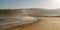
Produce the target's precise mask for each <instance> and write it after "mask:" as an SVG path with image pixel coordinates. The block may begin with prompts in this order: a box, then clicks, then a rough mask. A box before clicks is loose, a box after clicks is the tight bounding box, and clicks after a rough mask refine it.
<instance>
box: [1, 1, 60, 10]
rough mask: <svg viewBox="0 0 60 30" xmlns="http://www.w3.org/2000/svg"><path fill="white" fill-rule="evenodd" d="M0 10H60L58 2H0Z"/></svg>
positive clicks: (59, 2)
mask: <svg viewBox="0 0 60 30" xmlns="http://www.w3.org/2000/svg"><path fill="white" fill-rule="evenodd" d="M1 8H60V0H0V9H1Z"/></svg>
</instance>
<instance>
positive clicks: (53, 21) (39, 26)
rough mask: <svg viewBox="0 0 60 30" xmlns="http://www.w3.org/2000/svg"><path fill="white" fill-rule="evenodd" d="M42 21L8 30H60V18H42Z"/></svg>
mask: <svg viewBox="0 0 60 30" xmlns="http://www.w3.org/2000/svg"><path fill="white" fill-rule="evenodd" d="M40 19H41V21H38V22H36V23H32V24H27V25H22V26H17V27H13V28H10V29H8V30H60V17H40Z"/></svg>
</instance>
